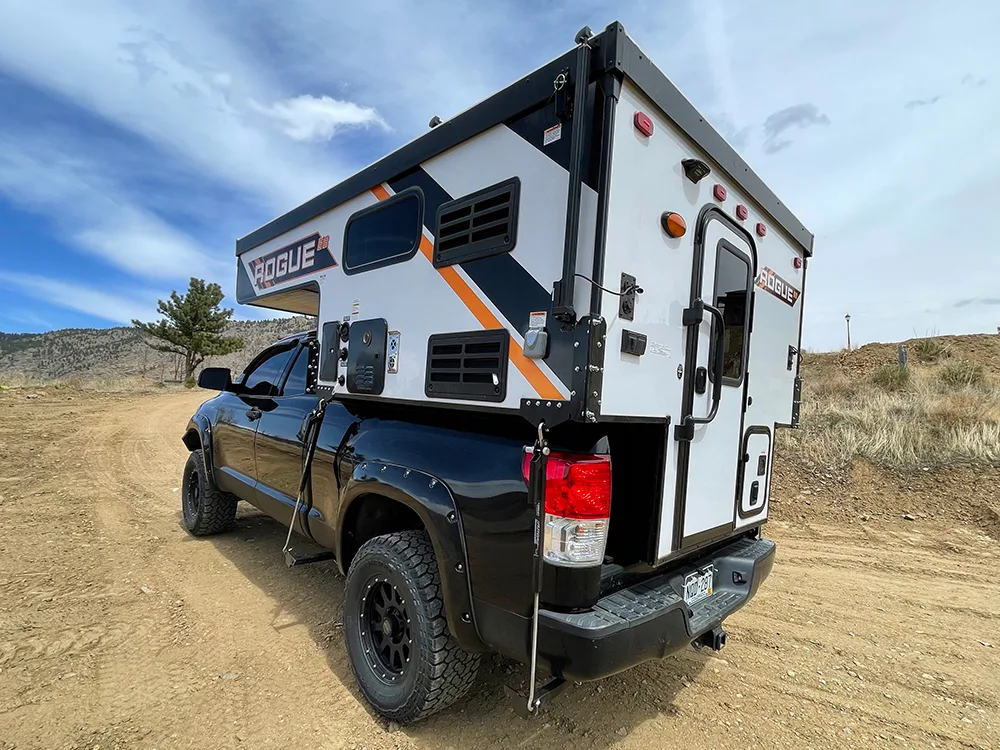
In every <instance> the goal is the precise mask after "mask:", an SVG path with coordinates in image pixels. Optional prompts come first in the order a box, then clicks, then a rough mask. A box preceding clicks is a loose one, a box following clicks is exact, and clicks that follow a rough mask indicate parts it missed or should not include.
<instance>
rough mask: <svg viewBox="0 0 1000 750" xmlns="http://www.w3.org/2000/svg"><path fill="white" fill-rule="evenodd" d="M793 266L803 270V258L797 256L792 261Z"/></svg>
mask: <svg viewBox="0 0 1000 750" xmlns="http://www.w3.org/2000/svg"><path fill="white" fill-rule="evenodd" d="M792 265H793V266H795V267H796V268H802V258H799V257H797V256H796V258H795V260H793V261H792Z"/></svg>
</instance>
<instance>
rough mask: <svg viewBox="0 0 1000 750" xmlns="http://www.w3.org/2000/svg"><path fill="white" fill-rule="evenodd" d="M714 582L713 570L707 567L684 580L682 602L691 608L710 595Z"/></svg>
mask: <svg viewBox="0 0 1000 750" xmlns="http://www.w3.org/2000/svg"><path fill="white" fill-rule="evenodd" d="M714 582H715V568H714V567H712V566H711V565H709V566H708V567H707V568H702V569H701V570H699V571H696V572H694V573H688V575H687V576H686V577H685V578H684V601H685V602H686V603H687V604H688V606H691V605H692V604H697V603H698V602H700V601H701V600H702V599H705V598H707V597H709V596H711V595H712V584H713V583H714Z"/></svg>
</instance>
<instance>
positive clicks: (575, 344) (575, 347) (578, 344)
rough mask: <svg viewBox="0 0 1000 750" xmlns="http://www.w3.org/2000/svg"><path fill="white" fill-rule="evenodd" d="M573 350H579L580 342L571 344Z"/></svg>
mask: <svg viewBox="0 0 1000 750" xmlns="http://www.w3.org/2000/svg"><path fill="white" fill-rule="evenodd" d="M573 348H574V349H579V348H580V342H579V341H574V342H573Z"/></svg>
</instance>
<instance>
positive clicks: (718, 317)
mask: <svg viewBox="0 0 1000 750" xmlns="http://www.w3.org/2000/svg"><path fill="white" fill-rule="evenodd" d="M704 307H705V310H707V311H708V312H709V313H711V315H712V317H713V318H715V362H714V365H715V366H714V367H713V368H712V373H713V376H714V377H713V381H712V408H711V410H710V411H709V412H708V415H707V416H704V417H696V416H694V415H691V414H689V415H688V416H687V417H686V418H685V419H684V423H685V424H687V425H695V424H708V423H709V422H711V421H712V420H713V419H715V415H716V414H718V413H719V402H720V401H722V377H723V375H722V374H723V372H724V370H725V364H726V352H725V348H726V321H725V318H723V317H722V312H721V311H720V310H719V308H717V307H713V306H712V305H710V304H708V303H707V302H706V303H704Z"/></svg>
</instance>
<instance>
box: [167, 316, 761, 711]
mask: <svg viewBox="0 0 1000 750" xmlns="http://www.w3.org/2000/svg"><path fill="white" fill-rule="evenodd" d="M318 349H319V346H318V343H317V340H316V335H315V333H314V332H308V333H302V334H297V335H294V336H289V337H287V338H284V339H282V340H281V341H279V342H277V343H276V344H275V345H273V346H271V347H270V348H268V349H266V350H265V351H264V352H262V353H261V354H260V355H259V356H257V357H256V358H255V359H254V360H253V361H252V362H251V363H250V365H249V366H248V367H247V368H246V370H245V371H244V372H243V373H242V374H240V375H239V376H237V377H236V378H235V379H233V378H232V377H231V375H230V373H229V371H228V370H221V369H218V368H211V369H206V370H204V371H203V372H202V374H201V377H200V380H199V384H200V385H202V386H203V387H206V388H210V389H215V390H220V391H221V393H220V394H219V395H218V396H216V397H214V398H211V399H210V400H208V401H206V402H205V403H204V404H203V405H202V406H201V407H200V408H199V409H198V411H197V413H196V414H195V415H194V416H193V417H192V419H191V421H190V423H189V425H188V427H187V430H186V432H185V434H184V436H183V440H184V444H185V445H186V446H187V447H188V449H189V450H190V451H191V455H190V458H189V459H188V462H187V465H186V466H185V468H184V482H183V486H182V490H183V491H182V498H183V520H184V525H185V526H186V528H187V529H188V531H189V532H190V533H192V534H194V535H198V536H200V535H207V534H214V533H218V532H221V531H224V530H225V529H227V528H228V527H230V525H231V524H232V523H233V521H234V519H235V516H236V506H237V502H238V501H239V500H244V501H246V502H248V503H250V504H252V505H254V506H256V507H257V508H259V509H260V510H262V511H263V512H265V513H267V514H268V515H270V516H272V517H274V518H275V519H277V520H278V521H279V522H281V523H282V524H285V525H286V526H288V527H289V529H290V532H291V530H294V531H295V532H296V533H295V534H294V542H293V543H292V544H291V545H286V550H287V554H286V560H287V561H288V562H289V564H294V563H296V562H310V561H314V560H317V559H334V560H336V564H337V566H338V567H339V569H340V571H341V572H342V573H344V574H345V575H346V585H345V589H344V595H345V603H344V631H345V633H346V639H347V648H348V650H349V656H350V662H351V666H352V668H353V671H354V674H355V677H356V679H357V682H358V685H359V687H360V689H361V692H362V693H363V694H364V696H365V697H366V698H367V699H368V700H369V701H370V703H371V704H372V706H374V708H375V709H376V710H377V711H378V712H379V713H380V714H382V715H383V716H385V717H387V718H389V719H391V720H394V721H397V722H400V723H406V722H412V721H415V720H418V719H420V718H422V717H424V716H427V715H429V714H431V713H433V712H435V711H439V710H441V709H443V708H445V707H447V706H449V705H450V704H452V703H453V702H454V701H456V700H457V699H458V698H460V697H461V696H462V695H463V694H465V693H466V692H467V691H468V690H469V689H470V688H471V686H472V684H473V681H474V679H475V676H476V670H477V668H478V665H479V660H480V654H482V653H488V652H498V653H500V654H503V655H505V656H507V657H509V658H512V659H514V660H517V661H519V662H522V663H525V664H528V663H530V662H532V661H533V657H534V658H535V660H536V662H537V668H538V670H539V672H541V673H545V674H549V675H552V681H551V682H550V683H549V686H559V685H562V684H563V683H564V682H565V681H568V680H594V679H599V678H602V677H605V676H607V675H611V674H614V673H616V672H619V671H622V670H624V669H627V668H629V667H631V666H634V665H636V664H638V663H640V662H642V661H645V660H648V659H656V658H660V657H663V656H665V655H666V654H669V653H671V652H673V651H676V650H678V649H681V648H684V647H687V646H688V645H694V646H695V647H708V648H714V649H720V648H722V646H723V645H724V643H725V633H724V631H723V630H722V627H721V625H722V621H723V619H724V618H725V617H726V616H728V615H729V614H731V613H732V612H733V611H735V610H736V609H737V608H739V607H740V606H742V605H743V604H745V603H746V602H747V601H748V600H749V599H750V598H751V597H752V596H753V595H754V594H755V593H756V591H757V588H758V587H759V586H760V583H761V581H763V579H764V578H765V577H766V576H767V575H768V574H769V573H770V570H771V566H772V563H773V558H774V544H773V543H772V542H770V541H768V540H766V539H764V538H761V537H760V536H759V527H757V528H752V529H746V530H743V531H741V532H739V533H737V534H735V535H734V536H731V537H730V538H729V539H726V540H724V541H722V542H716V543H714V544H712V545H710V546H708V547H702V548H700V549H697V550H696V551H694V552H693V553H690V554H688V555H687V556H686V557H679V558H675V559H672V560H670V561H669V562H668V563H666V564H664V565H662V566H660V567H653V566H651V565H649V564H648V563H647V562H643V561H642V557H643V555H644V553H645V550H646V548H647V541H648V539H649V538H650V534H651V533H652V531H651V529H650V528H649V527H650V516H649V514H648V509H649V507H650V501H649V497H650V496H651V495H653V494H654V492H653V489H655V488H652V487H651V486H650V485H651V482H652V480H651V479H650V477H652V476H653V475H655V474H656V472H655V471H653V470H650V468H649V462H650V461H651V460H653V459H652V458H651V456H653V455H655V452H654V451H650V452H648V453H647V452H644V451H643V450H641V449H634V448H630V449H629V450H628V451H624V452H618V453H616V452H615V445H616V434H617V433H616V430H617V429H620V426H617V425H614V424H604V425H592V426H586V427H585V428H581V426H579V425H577V426H576V429H574V430H573V431H572V432H571V433H570V432H565V433H561V432H560V431H559V429H558V428H555V429H553V431H552V433H551V435H549V436H548V446H551V447H547V448H546V451H547V452H546V454H545V455H546V457H547V464H546V465H545V477H546V481H545V483H544V511H545V518H544V521H543V523H542V524H541V526H542V527H543V529H544V530H543V531H542V532H541V533H542V534H543V535H544V545H542V544H541V543H539V544H538V545H536V543H535V533H534V532H533V530H534V529H535V528H536V524H535V515H536V507H537V505H538V503H537V502H534V501H533V500H532V498H531V497H530V496H529V491H528V486H529V483H528V476H529V472H530V470H531V462H532V458H533V455H534V453H533V446H536V433H535V430H534V429H533V428H532V427H531V425H529V424H528V423H527V422H525V421H523V420H520V419H518V418H516V417H512V418H510V419H509V420H507V419H506V418H500V417H497V416H495V415H490V416H489V417H486V416H478V415H476V414H475V413H470V412H453V413H451V414H450V415H444V416H443V415H442V414H441V413H440V412H432V411H430V410H426V409H424V410H422V409H420V408H411V409H410V410H405V409H403V408H401V407H399V406H395V407H392V411H388V409H389V407H387V406H386V405H384V404H378V403H366V402H360V403H359V402H349V401H339V400H336V399H335V400H332V401H330V402H329V403H328V404H325V412H324V413H323V414H322V418H321V421H319V422H318V424H317V422H316V420H315V419H312V420H311V415H313V416H314V415H315V410H316V407H317V403H318V402H319V400H320V398H319V396H318V395H317V390H316V371H317V359H318ZM630 427H631V430H632V432H631V433H630V434H632V435H634V434H635V430H636V429H641V425H632V426H630ZM310 440H314V441H315V445H314V450H315V454H314V457H311V463H310V461H309V460H308V459H309V458H310V456H309V453H310V451H309V450H307V442H308V441H310ZM633 444H634V441H633ZM612 459H613V460H612ZM612 463H613V464H614V475H613V478H612V472H611V467H612ZM304 466H309V467H310V469H309V471H308V472H304V471H303V469H304ZM304 474H306V476H307V479H308V481H305V482H301V483H300V479H301V478H302V477H303V475H304ZM300 485H301V486H302V487H303V488H304V489H303V491H302V492H300ZM612 496H613V497H614V503H613V504H612ZM297 501H300V502H298V503H297ZM297 508H298V511H296V509H297ZM293 516H294V518H293ZM303 537H304V538H305V539H303ZM290 538H293V537H292V535H291V533H290ZM305 540H308V545H309V546H311V547H312V548H313V549H319V548H322V550H325V551H326V552H325V553H324V554H316V553H315V552H309V551H301V550H302V549H303V545H304V544H305ZM289 546H290V547H291V549H288V547H289ZM541 547H543V548H544V556H543V557H539V554H538V552H537V550H538V549H539V548H541ZM297 550H298V551H297ZM539 559H542V560H544V563H543V564H536V563H537V561H538V560H539ZM536 571H538V572H536ZM539 574H540V575H539ZM536 576H537V577H536ZM706 576H707V577H706ZM536 592H537V593H538V605H537V615H536V614H535V612H536V607H535V593H536ZM533 623H536V624H537V633H535V634H534V637H533V627H532V626H533ZM533 643H535V644H536V648H535V650H534V651H533V649H532V644H533ZM532 674H534V673H533V672H532ZM533 684H534V683H532V685H533ZM534 705H537V698H536V702H535V704H534Z"/></svg>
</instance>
